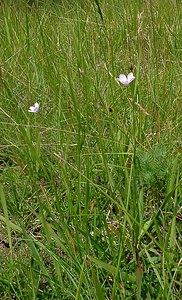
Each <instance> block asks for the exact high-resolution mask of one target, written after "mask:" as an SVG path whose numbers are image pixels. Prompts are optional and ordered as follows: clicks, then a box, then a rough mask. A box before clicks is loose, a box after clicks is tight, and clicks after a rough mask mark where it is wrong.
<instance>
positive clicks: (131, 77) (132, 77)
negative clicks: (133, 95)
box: [127, 73, 135, 84]
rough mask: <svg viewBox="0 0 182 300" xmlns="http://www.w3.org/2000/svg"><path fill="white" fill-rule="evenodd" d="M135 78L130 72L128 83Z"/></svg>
mask: <svg viewBox="0 0 182 300" xmlns="http://www.w3.org/2000/svg"><path fill="white" fill-rule="evenodd" d="M134 79H135V76H134V75H133V73H129V74H128V76H127V80H128V84H129V83H130V82H132V81H133V80H134Z"/></svg>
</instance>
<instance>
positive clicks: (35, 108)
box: [28, 102, 40, 113]
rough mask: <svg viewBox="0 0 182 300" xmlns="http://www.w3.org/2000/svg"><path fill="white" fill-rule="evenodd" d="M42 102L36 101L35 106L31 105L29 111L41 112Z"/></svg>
mask: <svg viewBox="0 0 182 300" xmlns="http://www.w3.org/2000/svg"><path fill="white" fill-rule="evenodd" d="M39 107H40V103H38V102H36V103H35V104H34V105H33V106H30V108H29V110H28V111H29V112H32V113H38V112H39Z"/></svg>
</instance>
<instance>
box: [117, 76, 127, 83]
mask: <svg viewBox="0 0 182 300" xmlns="http://www.w3.org/2000/svg"><path fill="white" fill-rule="evenodd" d="M117 80H118V81H119V82H121V83H122V84H126V81H127V78H126V76H125V75H124V74H120V75H119V78H117Z"/></svg>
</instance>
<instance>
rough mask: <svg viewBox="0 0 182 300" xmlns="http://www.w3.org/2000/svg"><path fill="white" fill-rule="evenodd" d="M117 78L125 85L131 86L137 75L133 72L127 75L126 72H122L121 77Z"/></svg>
mask: <svg viewBox="0 0 182 300" xmlns="http://www.w3.org/2000/svg"><path fill="white" fill-rule="evenodd" d="M116 79H117V81H119V82H121V83H122V84H124V85H125V86H129V84H130V83H131V82H132V81H133V80H134V79H135V76H134V75H133V73H129V74H128V76H127V77H126V76H125V75H124V74H120V75H119V78H116Z"/></svg>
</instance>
